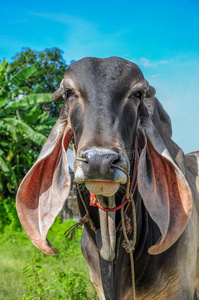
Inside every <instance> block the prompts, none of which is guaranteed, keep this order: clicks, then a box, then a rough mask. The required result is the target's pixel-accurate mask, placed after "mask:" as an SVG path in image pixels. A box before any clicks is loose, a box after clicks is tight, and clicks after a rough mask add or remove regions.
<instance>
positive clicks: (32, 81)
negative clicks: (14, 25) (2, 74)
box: [11, 48, 67, 95]
mask: <svg viewBox="0 0 199 300" xmlns="http://www.w3.org/2000/svg"><path fill="white" fill-rule="evenodd" d="M62 54H63V51H61V50H60V49H58V48H52V49H45V50H44V51H36V50H31V49H30V48H22V51H21V52H20V53H17V54H16V55H15V56H14V57H13V58H12V59H13V62H12V63H11V69H12V70H11V75H12V76H13V75H14V74H16V73H17V72H19V71H21V70H23V69H24V68H26V67H29V66H32V65H35V67H36V68H37V72H35V73H34V74H32V75H31V76H30V77H28V78H27V79H26V80H25V81H24V82H23V83H21V85H19V87H23V91H24V93H25V94H26V95H29V94H32V93H53V92H54V91H55V90H56V89H57V88H58V87H59V85H60V82H61V80H62V79H63V76H64V72H65V70H66V68H67V65H66V63H65V60H64V59H63V57H62Z"/></svg>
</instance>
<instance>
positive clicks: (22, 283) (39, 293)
mask: <svg viewBox="0 0 199 300" xmlns="http://www.w3.org/2000/svg"><path fill="white" fill-rule="evenodd" d="M73 224H74V222H72V221H67V222H65V223H60V221H59V219H57V220H56V222H55V224H54V225H53V226H52V229H51V230H50V232H49V234H48V239H49V241H50V242H51V243H52V244H53V246H55V247H56V248H57V249H58V250H59V251H60V252H59V253H58V254H57V255H55V256H47V255H45V254H43V253H42V252H41V251H39V250H38V249H37V248H36V247H35V246H34V245H33V244H32V243H31V242H30V240H29V239H28V237H27V236H26V234H25V232H24V231H23V230H22V231H20V230H18V231H16V232H15V231H14V230H13V228H11V227H9V226H7V227H6V228H5V231H4V233H3V234H2V235H1V239H0V299H1V300H4V299H5V300H12V299H13V300H17V299H42V300H43V299H47V300H48V299H54V300H56V299H68V300H79V299H81V300H83V299H92V300H93V299H97V297H96V294H95V291H94V288H93V286H92V284H91V282H90V280H89V274H88V267H87V264H86V262H85V260H84V258H83V256H82V254H81V249H80V239H81V234H82V230H81V228H80V229H78V232H77V233H76V235H75V236H74V238H73V240H72V241H71V242H69V241H68V240H66V239H65V238H64V232H65V231H66V229H68V228H69V227H70V226H72V225H73Z"/></svg>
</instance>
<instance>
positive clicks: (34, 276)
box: [21, 259, 97, 300]
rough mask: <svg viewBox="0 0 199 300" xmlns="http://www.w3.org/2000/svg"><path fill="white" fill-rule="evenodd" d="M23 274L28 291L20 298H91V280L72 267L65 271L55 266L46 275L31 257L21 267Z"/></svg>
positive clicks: (86, 299) (39, 299)
mask: <svg viewBox="0 0 199 300" xmlns="http://www.w3.org/2000/svg"><path fill="white" fill-rule="evenodd" d="M23 274H24V275H25V276H26V281H25V284H26V285H27V287H28V292H27V294H26V295H22V296H21V299H22V300H28V299H35V300H37V299H38V300H43V299H63V300H64V299H68V300H79V299H81V300H89V299H91V298H90V297H89V295H88V287H89V286H91V282H90V281H89V280H88V278H87V276H85V275H84V274H83V273H82V272H78V271H75V270H74V269H73V268H70V269H69V270H68V271H67V272H65V271H63V270H59V269H58V268H55V269H54V270H52V273H51V274H48V275H47V274H46V272H45V269H44V268H43V267H42V266H41V265H39V264H38V263H37V262H36V261H35V259H33V261H31V262H29V263H28V265H27V266H26V267H25V268H23ZM94 297H95V296H94ZM92 299H94V298H93V297H92ZM95 299H97V298H95Z"/></svg>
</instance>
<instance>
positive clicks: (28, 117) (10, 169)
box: [0, 59, 55, 199]
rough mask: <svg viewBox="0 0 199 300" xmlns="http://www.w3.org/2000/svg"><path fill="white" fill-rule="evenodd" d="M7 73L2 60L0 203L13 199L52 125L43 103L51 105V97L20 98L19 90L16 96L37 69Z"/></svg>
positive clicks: (44, 95) (8, 70) (8, 66)
mask: <svg viewBox="0 0 199 300" xmlns="http://www.w3.org/2000/svg"><path fill="white" fill-rule="evenodd" d="M10 71H11V69H10V65H9V63H8V62H7V61H6V60H5V59H4V60H3V61H2V63H1V64H0V199H1V198H2V197H7V196H14V195H15V193H16V190H17V188H18V186H19V183H20V181H21V179H22V178H23V176H24V175H25V173H26V171H27V170H28V169H29V168H30V167H31V166H32V164H33V162H34V161H35V160H36V157H37V156H38V152H39V150H40V148H41V146H42V145H43V144H44V143H45V141H46V135H47V134H48V133H49V130H50V129H51V128H52V125H53V124H54V122H55V119H54V118H51V117H50V112H49V111H45V103H47V102H51V101H52V100H51V95H50V94H31V95H28V96H25V97H23V94H24V93H25V92H23V89H22V88H20V89H19V90H18V95H17V94H16V91H17V89H16V87H17V86H19V85H21V83H22V82H23V81H24V80H25V79H27V78H28V77H29V76H31V75H32V74H33V73H34V72H36V71H37V69H36V67H35V66H34V65H32V66H30V67H27V68H25V69H23V70H21V71H20V72H18V73H17V74H15V75H14V76H12V77H9V74H10ZM19 93H20V94H21V95H20V97H19ZM17 96H18V98H20V99H17ZM1 196H2V197H1Z"/></svg>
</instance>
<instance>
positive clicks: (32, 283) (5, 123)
mask: <svg viewBox="0 0 199 300" xmlns="http://www.w3.org/2000/svg"><path fill="white" fill-rule="evenodd" d="M66 67H67V65H66V64H65V61H64V59H63V57H62V51H61V50H59V49H57V48H53V49H45V50H44V51H42V52H39V51H35V50H31V49H29V48H23V49H22V51H21V53H17V54H16V55H15V56H14V57H13V61H12V62H11V63H8V62H7V60H6V59H4V60H3V61H2V62H1V63H0V234H1V238H0V249H1V251H0V266H1V272H0V299H9V300H11V299H15V300H16V299H23V300H24V299H69V300H75V299H83V300H84V299H96V294H95V292H94V289H93V286H92V284H91V283H90V281H89V276H88V268H87V265H86V263H85V261H84V259H83V256H82V254H81V250H80V238H81V229H80V230H79V231H78V233H77V235H76V238H75V241H74V240H73V241H72V242H70V243H69V242H68V241H66V240H65V238H64V232H65V231H66V229H68V228H69V227H70V226H71V225H72V224H73V222H72V221H67V222H65V223H62V222H61V220H60V218H59V217H58V218H57V219H56V222H55V224H54V225H53V227H52V229H51V230H50V232H49V236H48V238H49V240H50V241H52V243H53V245H54V246H55V247H57V248H58V249H59V250H60V252H59V254H58V255H56V256H50V257H49V256H46V255H44V254H43V253H41V252H40V251H39V250H38V249H36V248H35V247H34V246H33V245H32V244H31V242H30V240H29V239H28V237H27V236H26V234H25V232H24V231H23V229H22V228H21V224H20V222H19V220H18V216H17V213H16V208H15V196H16V192H17V189H18V187H19V184H20V182H21V180H22V178H23V177H24V176H25V174H26V173H27V171H28V170H29V169H30V168H31V166H32V165H33V163H34V162H35V160H36V159H37V157H38V154H39V152H40V150H41V147H42V146H43V144H44V143H45V141H46V138H47V136H48V134H49V132H50V130H51V128H52V126H53V125H54V123H55V121H56V119H57V116H58V113H59V110H60V104H59V105H58V104H55V103H52V101H51V94H50V93H52V92H54V91H55V90H56V89H57V88H58V87H59V84H60V82H61V79H62V78H63V75H64V71H65V69H66Z"/></svg>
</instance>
